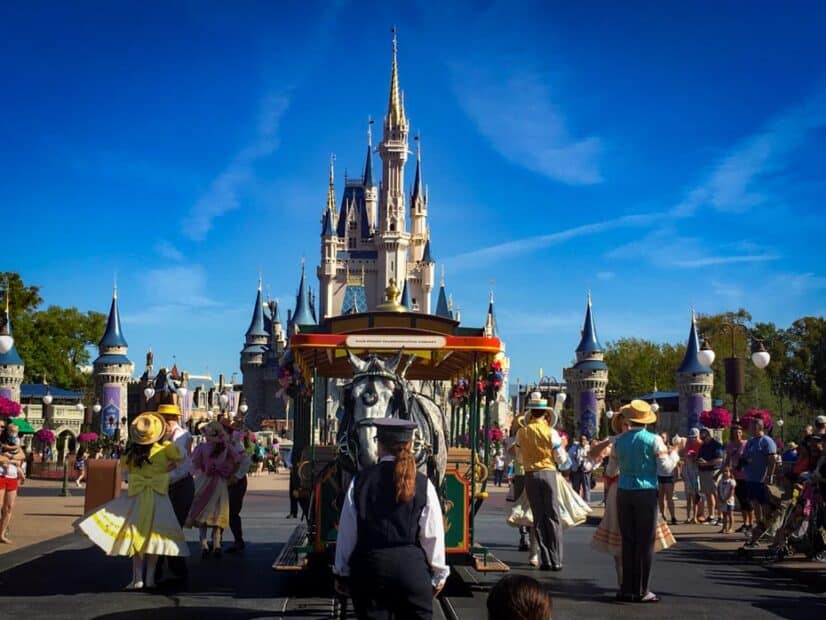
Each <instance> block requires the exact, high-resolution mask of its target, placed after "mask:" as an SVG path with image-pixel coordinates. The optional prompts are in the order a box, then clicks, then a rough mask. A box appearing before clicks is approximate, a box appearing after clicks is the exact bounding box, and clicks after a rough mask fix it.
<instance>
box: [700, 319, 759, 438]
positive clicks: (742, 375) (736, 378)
mask: <svg viewBox="0 0 826 620" xmlns="http://www.w3.org/2000/svg"><path fill="white" fill-rule="evenodd" d="M722 326H723V330H728V331H729V332H730V333H731V357H727V358H725V359H724V360H723V367H724V368H725V371H726V393H728V394H729V395H730V396H731V399H732V402H733V411H732V413H733V417H734V420H733V421H734V423H735V424H736V423H737V397H738V396H740V394H742V393H743V392H744V391H745V383H746V367H745V360H744V359H743V358H742V357H737V349H736V346H735V343H734V336H735V332H736V331H737V328H738V327H739V328H740V329H742V330H743V333H744V334H745V336H746V339H748V340H754V341H756V342H757V345H756V347H755V350H754V352H753V353H752V355H751V361H752V363H753V364H754V365H755V366H756V367H757V368H760V369H761V370H762V369H763V368H765V367H766V366H768V365H769V362H770V361H771V356H770V355H769V352H768V351H766V347H765V346H763V340H762V339H760V338H756V337H753V336H752V335H751V333H750V332H749V330H748V328H746V326H745V325H742V324H741V323H737V322H734V321H732V322H727V321H724V322H723V324H722ZM698 357H699V359H700V363H702V364H705V365H706V366H708V365H709V364H711V362H713V361H714V357H715V354H714V351H712V350H711V347H710V346H709V344H708V342H707V341H706V340H705V339H704V340H703V347H702V349H701V350H700V352H699V353H698ZM706 362H708V363H707V364H706Z"/></svg>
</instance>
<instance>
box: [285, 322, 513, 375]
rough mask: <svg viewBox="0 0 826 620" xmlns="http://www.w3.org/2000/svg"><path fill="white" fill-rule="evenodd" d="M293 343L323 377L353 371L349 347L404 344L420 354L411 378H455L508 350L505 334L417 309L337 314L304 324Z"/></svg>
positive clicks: (379, 349) (299, 359) (382, 350)
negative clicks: (465, 325)
mask: <svg viewBox="0 0 826 620" xmlns="http://www.w3.org/2000/svg"><path fill="white" fill-rule="evenodd" d="M289 346H290V349H291V350H292V353H293V356H294V361H295V363H296V365H297V366H298V368H299V369H300V370H301V373H302V374H303V375H304V377H305V378H306V379H309V378H310V376H311V375H312V373H313V369H315V370H316V372H317V373H318V375H319V376H321V377H335V378H349V377H351V376H352V369H351V367H350V362H349V360H348V358H347V351H348V350H350V351H351V352H353V353H356V354H358V355H365V354H367V353H377V354H382V355H392V354H394V353H396V352H397V351H399V350H403V351H404V355H405V356H410V355H413V356H415V357H414V361H413V363H412V364H411V365H410V367H409V368H408V370H407V373H406V375H405V376H406V377H407V378H408V379H411V380H428V379H431V380H432V379H436V380H450V379H454V378H456V377H458V376H462V375H465V374H467V372H469V371H470V369H472V367H473V364H474V361H475V362H481V361H484V360H485V359H489V358H493V357H494V356H495V355H496V354H497V353H501V352H503V346H502V342H501V341H500V340H499V338H497V337H495V336H489V335H486V334H485V332H484V330H483V329H473V328H462V327H459V323H458V322H457V321H454V320H452V319H447V318H443V317H438V316H434V315H425V314H420V313H416V312H410V313H398V312H366V313H361V314H350V315H344V316H340V317H332V318H330V319H328V320H327V321H325V322H324V323H323V324H322V325H319V326H316V325H301V326H298V329H297V333H294V334H293V335H292V336H291V337H290V344H289ZM404 364H406V360H405V359H403V360H402V366H401V367H403V366H404Z"/></svg>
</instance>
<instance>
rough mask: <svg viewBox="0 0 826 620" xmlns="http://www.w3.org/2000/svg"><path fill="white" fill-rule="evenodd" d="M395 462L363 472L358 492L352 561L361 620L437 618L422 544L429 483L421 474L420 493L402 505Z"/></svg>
mask: <svg viewBox="0 0 826 620" xmlns="http://www.w3.org/2000/svg"><path fill="white" fill-rule="evenodd" d="M394 467H395V462H393V461H382V462H380V463H378V464H377V465H374V466H373V467H371V468H369V469H367V470H365V471H363V472H360V473H359V474H358V476H357V477H356V480H355V482H354V487H353V502H354V504H355V508H356V513H357V527H358V539H357V542H356V547H355V550H354V551H353V555H352V556H351V558H350V592H351V594H352V597H353V607H354V608H355V611H356V615H357V617H358V618H360V619H364V618H369V619H371V620H373V619H376V620H378V619H384V618H390V617H391V615H390V614H391V613H392V614H393V616H392V617H394V618H397V619H401V618H427V619H429V618H431V616H432V614H433V585H432V582H431V571H430V566H429V565H428V562H427V558H426V556H425V552H424V550H423V549H422V547H421V545H420V544H419V518H420V516H421V514H422V510H423V509H424V507H425V505H426V504H427V483H428V481H427V477H425V476H424V475H423V474H420V473H417V474H416V491H415V495H414V496H413V499H411V500H410V501H407V502H397V501H396V485H395V482H394V479H393V470H394Z"/></svg>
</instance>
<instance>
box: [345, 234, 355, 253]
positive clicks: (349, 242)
mask: <svg viewBox="0 0 826 620" xmlns="http://www.w3.org/2000/svg"><path fill="white" fill-rule="evenodd" d="M347 247H348V248H350V249H351V250H353V249H355V247H356V240H355V238H353V237H350V238H349V239H348V240H347Z"/></svg>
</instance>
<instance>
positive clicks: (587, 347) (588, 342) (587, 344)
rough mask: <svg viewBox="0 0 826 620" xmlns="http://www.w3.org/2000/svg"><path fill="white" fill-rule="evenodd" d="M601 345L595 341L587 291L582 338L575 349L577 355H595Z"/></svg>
mask: <svg viewBox="0 0 826 620" xmlns="http://www.w3.org/2000/svg"><path fill="white" fill-rule="evenodd" d="M602 350H603V349H602V345H601V344H600V343H599V340H597V330H596V327H595V326H594V317H593V316H592V314H591V292H590V291H588V306H587V308H586V310H585V323H584V324H583V326H582V338H581V339H580V341H579V346H578V347H577V348H576V352H577V353H595V352H601V351H602Z"/></svg>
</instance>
